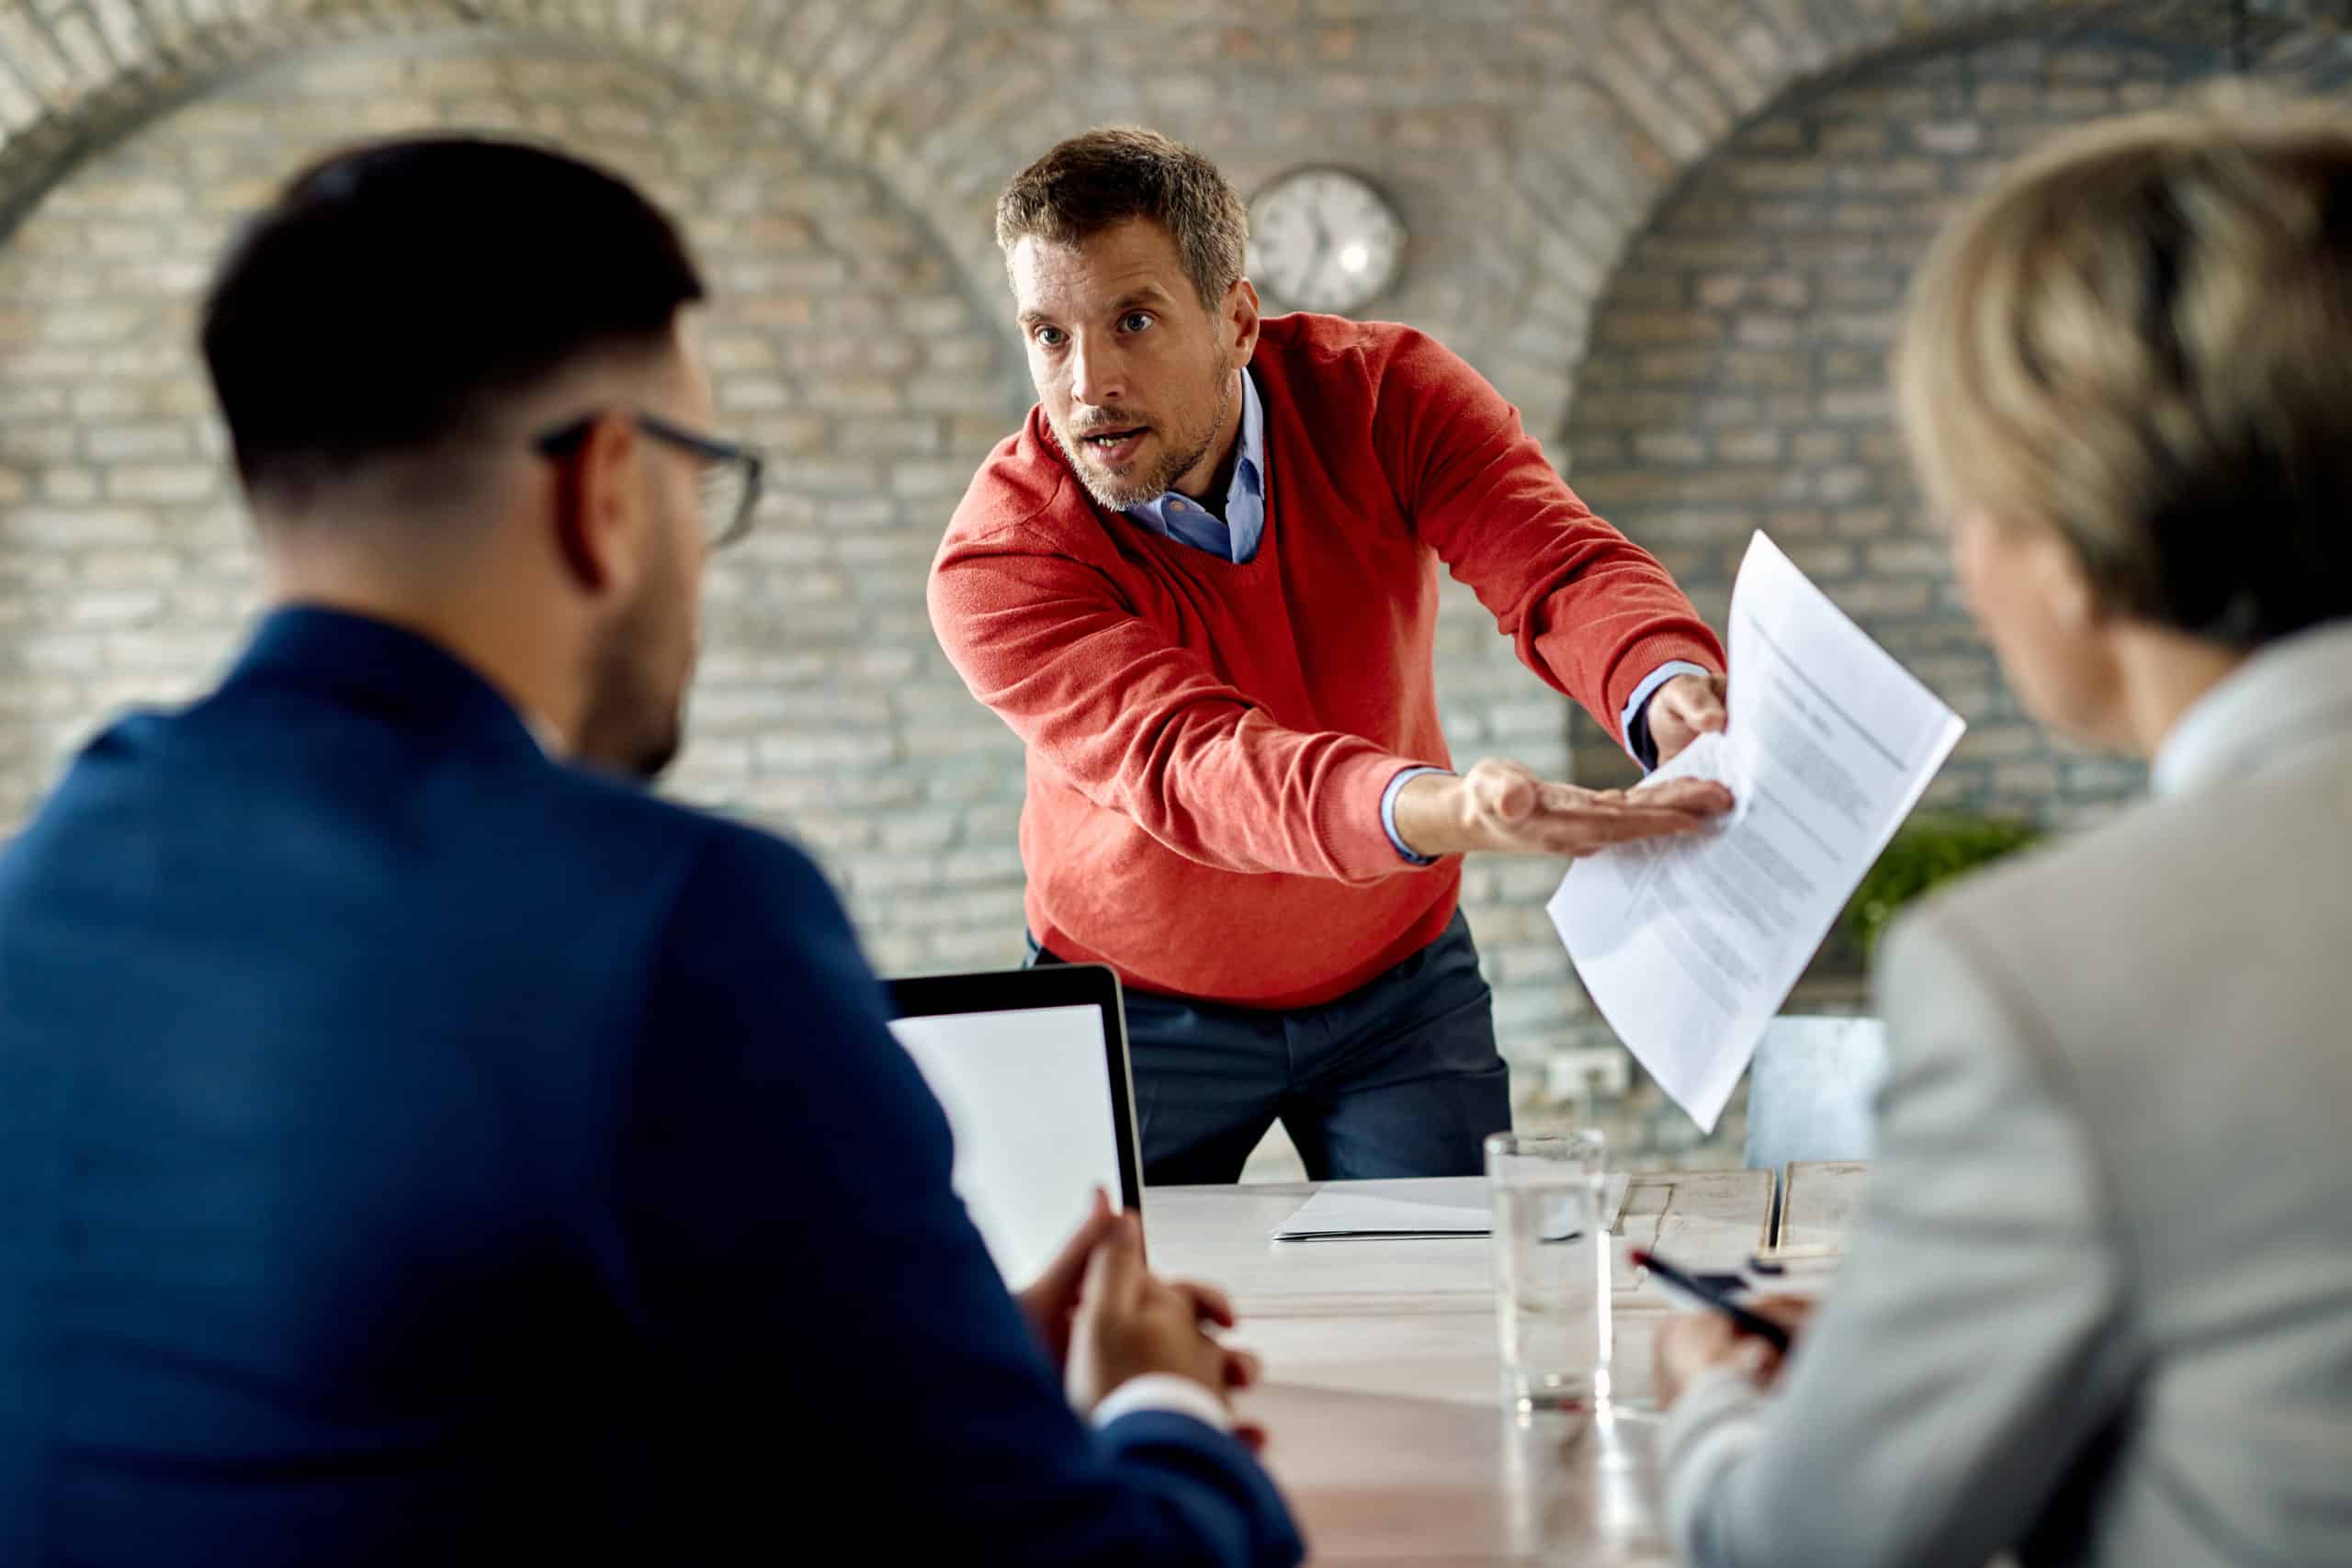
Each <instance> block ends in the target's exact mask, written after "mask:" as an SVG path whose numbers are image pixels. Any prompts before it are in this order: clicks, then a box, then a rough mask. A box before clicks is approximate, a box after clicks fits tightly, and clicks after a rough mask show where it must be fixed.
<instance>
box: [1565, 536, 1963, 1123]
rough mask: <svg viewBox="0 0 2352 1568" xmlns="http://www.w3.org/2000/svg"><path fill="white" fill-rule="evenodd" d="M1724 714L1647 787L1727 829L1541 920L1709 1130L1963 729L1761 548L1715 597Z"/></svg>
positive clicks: (1612, 1022)
mask: <svg viewBox="0 0 2352 1568" xmlns="http://www.w3.org/2000/svg"><path fill="white" fill-rule="evenodd" d="M1726 705H1727V706H1728V707H1729V709H1730V713H1731V722H1730V725H1729V728H1727V729H1726V730H1725V732H1724V733H1723V734H1722V735H1702V736H1701V737H1699V739H1697V740H1695V741H1693V742H1692V743H1691V745H1690V746H1688V747H1686V748H1685V749H1684V750H1682V752H1681V753H1680V754H1679V755H1678V756H1677V757H1675V758H1674V760H1673V761H1670V762H1668V764H1667V765H1666V766H1665V767H1662V768H1660V769H1658V770H1657V773H1654V774H1653V775H1651V777H1652V779H1653V780H1654V781H1655V780H1664V779H1668V778H1679V777H1699V778H1708V779H1714V780H1718V781H1720V782H1721V783H1723V784H1724V785H1726V786H1727V787H1728V788H1729V789H1730V790H1731V792H1732V795H1733V796H1734V798H1735V799H1736V801H1737V803H1738V804H1737V807H1736V809H1735V810H1734V812H1733V813H1732V815H1731V818H1730V819H1729V820H1728V821H1727V822H1725V823H1723V824H1721V825H1719V826H1717V827H1716V828H1714V829H1712V830H1710V831H1708V832H1705V833H1700V834H1694V835H1691V836H1689V837H1686V838H1679V839H1668V840H1654V841H1649V842H1643V843H1634V844H1625V845H1621V846H1619V847H1617V848H1615V849H1611V850H1608V851H1604V852H1601V853H1599V854H1595V855H1590V856H1588V857H1587V858H1585V859H1583V860H1580V861H1577V863H1575V864H1574V865H1572V866H1571V867H1569V869H1568V874H1567V876H1566V878H1565V879H1564V880H1563V881H1562V882H1561V884H1560V890H1559V892H1558V893H1557V894H1555V896H1554V897H1553V899H1552V902H1551V904H1550V906H1549V910H1550V913H1551V916H1552V921H1553V924H1554V925H1555V926H1556V927H1557V928H1558V930H1559V932H1560V938H1561V940H1562V941H1563V942H1566V944H1567V949H1568V955H1569V957H1570V958H1572V959H1573V960H1574V961H1575V963H1576V966H1577V977H1578V978H1579V979H1581V980H1582V981H1583V982H1584V987H1585V989H1586V990H1587V991H1588V992H1589V993H1590V994H1591V997H1592V1000H1593V1005H1594V1006H1596V1007H1598V1008H1599V1009H1600V1013H1601V1016H1602V1017H1603V1018H1606V1019H1607V1020H1608V1021H1609V1026H1610V1027H1611V1029H1613V1030H1615V1031H1616V1032H1617V1036H1618V1038H1619V1039H1621V1040H1623V1042H1624V1043H1625V1044H1626V1046H1627V1048H1628V1049H1630V1050H1631V1051H1632V1052H1633V1053H1634V1057H1635V1058H1636V1059H1637V1060H1639V1061H1640V1063H1641V1064H1642V1066H1645V1067H1646V1068H1647V1069H1649V1073H1650V1076H1651V1077H1655V1078H1656V1079H1657V1081H1658V1085H1659V1087H1660V1088H1662V1089H1665V1090H1666V1092H1667V1093H1668V1094H1669V1095H1671V1096H1672V1097H1673V1098H1674V1100H1675V1101H1676V1103H1678V1104H1679V1105H1680V1106H1681V1107H1682V1108H1683V1109H1684V1110H1685V1111H1689V1112H1690V1113H1691V1119H1692V1120H1694V1121H1696V1122H1698V1123H1699V1125H1700V1126H1702V1127H1703V1128H1705V1129H1707V1130H1709V1131H1710V1132H1712V1131H1713V1129H1714V1125H1715V1119H1716V1118H1717V1117H1718V1116H1720V1115H1722V1113H1723V1109H1724V1101H1725V1100H1729V1099H1730V1098H1731V1092H1732V1089H1733V1088H1734V1087H1735V1086H1736V1085H1737V1083H1738V1082H1739V1075H1740V1074H1741V1073H1743V1072H1745V1071H1746V1070H1747V1062H1748V1058H1749V1057H1750V1056H1751V1055H1754V1054H1755V1051H1756V1042H1757V1039H1758V1036H1759V1035H1761V1034H1762V1033H1763V1032H1764V1026H1765V1025H1766V1024H1767V1023H1770V1021H1771V1020H1772V1015H1773V1014H1774V1013H1775V1012H1777V1011H1779V1010H1780V1007H1781V1002H1782V1001H1784V1000H1785V999H1786V998H1787V997H1788V994H1789V991H1790V988H1791V987H1793V986H1794V985H1795V984H1796V982H1797V977H1798V976H1800V975H1802V974H1803V973H1804V966H1805V964H1806V963H1807V962H1808V961H1809V960H1810V959H1811V958H1812V956H1813V953H1814V950H1815V948H1816V947H1818V946H1819V945H1820V944H1821V939H1822V937H1823V936H1825V935H1826V934H1827V932H1828V930H1829V926H1830V922H1831V921H1832V920H1834V919H1837V917H1838V910H1839V909H1840V908H1843V907H1844V906H1845V902H1846V900H1847V898H1848V897H1849V896H1850V895H1851V894H1852V893H1853V890H1854V886H1855V885H1856V884H1857V883H1859V882H1860V880H1861V878H1862V874H1863V873H1864V872H1866V871H1868V870H1869V869H1870V867H1871V862H1873V861H1874V860H1876V859H1877V858H1878V853H1879V852H1880V851H1881V850H1882V849H1884V848H1885V847H1886V840H1888V839H1889V838H1890V837H1892V836H1893V835H1894V829H1895V828H1896V827H1897V826H1898V825H1900V824H1901V822H1902V820H1903V818H1904V817H1905V815H1906V814H1908V813H1909V811H1910V809H1911V807H1912V806H1913V805H1914V804H1915V803H1916V802H1917V800H1918V798H1919V795H1920V793H1921V792H1922V791H1924V790H1925V789H1926V788H1927V787H1928V780H1930V779H1932V778H1933V777H1935V774H1936V770H1937V769H1938V768H1939V767H1941V766H1942V765H1943V761H1944V758H1945V757H1946V756H1948V755H1949V754H1950V753H1951V749H1952V747H1953V745H1954V744H1955V743H1957V742H1958V740H1959V739H1960V734H1961V731H1962V728H1965V726H1963V725H1962V722H1961V719H1960V716H1959V715H1957V714H1955V713H1953V712H1952V711H1951V709H1950V708H1948V707H1946V706H1945V705H1943V704H1942V703H1941V702H1939V701H1938V700H1937V699H1936V696H1935V694H1933V693H1932V692H1930V691H1928V688H1927V687H1925V686H1923V685H1921V684H1920V683H1919V682H1918V681H1917V679H1915V678H1914V677H1913V676H1912V674H1911V673H1910V671H1906V670H1905V669H1904V668H1903V667H1902V666H1901V665H1899V664H1897V663H1896V662H1895V661H1894V659H1892V658H1891V657H1889V656H1888V654H1887V653H1886V651H1885V650H1884V649H1882V648H1880V647H1879V646H1878V645H1877V644H1876V643H1874V642H1872V641H1871V639H1870V637H1868V636H1867V635H1866V634H1865V633H1864V632H1863V631H1862V629H1861V628H1860V626H1856V625H1854V623H1853V622H1852V621H1850V620H1849V619H1847V618H1846V616H1845V615H1844V614H1843V613H1842V612H1841V611H1839V610H1838V607H1837V606H1836V605H1835V604H1831V603H1830V602H1829V599H1828V597H1827V596H1826V594H1824V593H1823V592H1821V590H1819V589H1818V588H1815V586H1814V585H1813V584H1812V583H1810V582H1808V581H1805V579H1804V573H1802V572H1800V571H1799V570H1797V569H1796V567H1795V566H1794V565H1793V564H1792V562H1791V561H1790V560H1789V558H1788V557H1786V556H1784V555H1782V554H1781V551H1780V550H1779V548H1778V547H1775V546H1774V545H1773V543H1772V541H1771V540H1770V539H1768V538H1766V537H1765V536H1763V535H1762V534H1758V535H1757V536H1756V537H1755V538H1754V539H1753V540H1752V541H1751V542H1750V543H1749V545H1748V548H1747V558H1746V559H1745V560H1744V561H1742V563H1741V564H1740V569H1739V581H1737V583H1736V585H1735V586H1734V587H1733V590H1732V600H1731V685H1730V692H1729V695H1728V697H1727V700H1726Z"/></svg>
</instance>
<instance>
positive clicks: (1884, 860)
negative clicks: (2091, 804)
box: [1838, 815, 2041, 959]
mask: <svg viewBox="0 0 2352 1568" xmlns="http://www.w3.org/2000/svg"><path fill="white" fill-rule="evenodd" d="M2039 838H2041V829H2038V828H2036V827H2034V826H2033V825H2032V824H2031V823H2030V822H2018V821H2012V820H2009V819H2007V818H1995V817H1959V816H1932V815H1930V816H1924V817H1914V818H1912V819H1911V820H1910V821H1908V822H1905V824H1904V825H1903V826H1902V827H1900V828H1897V829H1895V830H1894V838H1892V839H1890V840H1887V845H1886V848H1885V849H1884V850H1883V852H1880V854H1879V857H1878V860H1877V862H1876V863H1873V864H1872V865H1871V868H1870V870H1869V871H1867V872H1865V873H1863V874H1862V880H1861V882H1860V885H1859V886H1856V887H1855V889H1854V896H1853V897H1851V898H1850V899H1849V900H1847V903H1846V908H1845V912H1844V913H1843V914H1841V915H1839V916H1838V927H1839V931H1840V933H1841V934H1842V935H1843V936H1844V937H1845V938H1846V940H1847V941H1848V942H1849V943H1850V944H1851V945H1852V946H1853V947H1854V949H1855V950H1857V951H1858V952H1860V954H1861V955H1862V957H1863V958H1864V959H1868V958H1869V957H1870V956H1871V954H1872V953H1875V952H1876V951H1877V948H1878V939H1879V938H1880V936H1881V935H1883V933H1884V932H1885V931H1886V928H1887V925H1888V924H1889V922H1891V921H1892V920H1893V919H1894V917H1895V916H1896V915H1897V914H1898V913H1900V912H1901V910H1902V908H1903V906H1904V905H1905V904H1907V903H1909V902H1911V900H1913V899H1914V898H1917V897H1919V896H1920V895H1921V894H1923V893H1925V892H1927V891H1928V889H1929V888H1931V887H1933V886H1936V885H1937V884H1939V883H1942V882H1949V881H1950V880H1951V879H1952V878H1953V877H1955V876H1960V875H1962V874H1965V873H1968V872H1972V871H1974V870H1976V869H1977V868H1978V867H1980V866H1982V865H1985V864H1986V863H1989V862H1992V861H1996V860H1998V859H2000V858H2001V857H2002V856H2003V855H2006V854H2011V853H2014V852H2017V851H2018V850H2021V849H2023V848H2025V847H2026V846H2027V845H2028V844H2030V843H2032V842H2033V841H2034V840H2037V839H2039Z"/></svg>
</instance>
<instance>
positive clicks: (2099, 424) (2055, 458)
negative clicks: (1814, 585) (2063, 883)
mask: <svg viewBox="0 0 2352 1568" xmlns="http://www.w3.org/2000/svg"><path fill="white" fill-rule="evenodd" d="M1894 381H1895V387H1896V398H1897V402H1898V407H1899V410H1900V414H1901V419H1902V423H1903V429H1904V434H1905V439H1906V441H1907V442H1908V444H1909V446H1910V448H1911V452H1912V456H1913V458H1914V460H1915V462H1916V463H1917V467H1918V468H1919V472H1920V475H1921V478H1922V479H1923V481H1924V483H1925V485H1926V487H1927V490H1928V496H1929V498H1930V500H1931V502H1934V503H1935V504H1936V505H1937V506H1938V507H1939V509H1941V510H1945V511H1948V512H1949V511H1958V510H1981V511H1982V512H1984V513H1986V514H1988V515H1990V516H1992V517H1994V518H1996V519H1997V520H1999V521H2001V522H2003V523H2007V524H2010V525H2042V526H2047V527H2050V528H2053V529H2055V530H2057V531H2058V532H2059V533H2060V534H2061V535H2062V536H2064V538H2065V540H2066V541H2067V542H2068V544H2069V545H2070V546H2071V547H2073V549H2074V550H2075V553H2076V555H2077V556H2078V557H2079V558H2081V560H2082V562H2083V565H2084V567H2085V569H2086V572H2087V574H2088V575H2089V577H2090V579H2091V580H2092V581H2093V582H2094V583H2095V584H2096V585H2097V587H2098V590H2099V592H2100V594H2101V596H2102V599H2103V601H2104V602H2105V603H2106V604H2107V605H2108V607H2109V609H2111V610H2113V611H2116V612H2118V613H2120V614H2124V615H2131V616H2135V617H2138V618H2142V619H2145V620H2150V621H2154V622H2155V623H2158V624H2161V625H2165V626H2171V627H2174V628H2176V629H2178V630H2183V631H2188V632H2191V633H2195V634H2197V635H2199V636H2203V637H2211V638H2212V639H2215V640H2217V641H2221V642H2224V643H2229V644H2232V645H2236V646H2245V647H2250V646H2253V645H2254V644H2256V643H2260V642H2265V641H2268V640H2270V639H2272V638H2274V637H2283V636H2286V635H2288V634H2289V633H2291V632H2294V631H2298V630H2301V629H2302V628H2303V627H2305V626H2312V625H2315V624H2317V623H2319V622H2322V621H2326V620H2332V619H2336V618H2339V617H2342V616H2345V615H2347V614H2352V548H2347V545H2346V539H2347V535H2352V113H2347V112H2346V110H2345V109H2343V108H2340V107H2335V106H2333V105H2327V104H2320V103H2268V104H2263V103H2256V102H2253V101H2251V100H2248V99H2245V98H2243V97H2239V98H2222V97H2211V98H2208V99H2205V100H2202V101H2200V102H2199V103H2198V104H2195V105H2193V106H2191V107H2184V108H2177V109H2168V110H2164V111H2160V112H2156V113H2153V114H2145V115H2137V116H2133V117H2131V118H2123V119H2117V120H2112V121H2108V122H2105V123H2102V124H2099V125H2096V126H2092V127H2088V128H2086V129H2085V130H2080V131H2077V132H2075V133H2073V134H2070V135H2066V136H2064V137H2061V138H2059V139H2058V140H2057V141H2053V142H2052V143H2051V144H2050V145H2049V146H2047V147H2046V148H2044V149H2042V150H2041V151H2040V152H2037V153H2035V154H2033V155H2032V156H2030V157H2029V158H2027V159H2025V160H2023V161H2021V162H2020V163H2019V164H2017V165H2015V166H2014V167H2013V168H2012V169H2010V170H2009V171H2008V172H2007V173H2006V174H2005V175H2003V176H2002V177H2001V178H1999V179H1998V180H1997V181H1996V183H1995V184H1994V185H1993V186H1992V187H1991V188H1990V189H1989V190H1988V191H1986V192H1985V195H1984V196H1982V197H1979V198H1978V199H1977V201H1976V202H1975V203H1974V204H1973V206H1972V207H1971V208H1970V209H1968V210H1967V211H1966V212H1965V213H1964V214H1962V217H1961V218H1960V219H1959V220H1957V221H1956V222H1955V223H1954V224H1953V225H1952V226H1951V228H1950V229H1949V230H1948V231H1946V232H1945V233H1944V235H1943V236H1942V237H1941V239H1940V240H1939V241H1938V243H1937V244H1936V246H1935V248H1934V250H1933V252H1932V253H1931V254H1930V255H1929V256H1928V261H1927V263H1926V265H1924V267H1923V268H1922V269H1921V271H1920V273H1919V275H1918V276H1917V279H1916V281H1915V283H1914V286H1913V290H1912V296H1911V302H1910V308H1909V312H1908V317H1907V320H1906V321H1905V323H1904V328H1903V331H1902V333H1901V336H1900V339H1899V341H1898V343H1897V346H1896V350H1895V361H1894Z"/></svg>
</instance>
